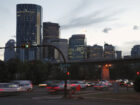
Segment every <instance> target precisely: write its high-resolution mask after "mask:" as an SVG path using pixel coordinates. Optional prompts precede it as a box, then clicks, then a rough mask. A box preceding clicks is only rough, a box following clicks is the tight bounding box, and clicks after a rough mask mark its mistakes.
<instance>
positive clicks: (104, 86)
mask: <svg viewBox="0 0 140 105" xmlns="http://www.w3.org/2000/svg"><path fill="white" fill-rule="evenodd" d="M93 87H94V89H95V90H108V88H109V87H108V86H107V85H105V84H100V83H98V84H96V85H94V86H93Z"/></svg>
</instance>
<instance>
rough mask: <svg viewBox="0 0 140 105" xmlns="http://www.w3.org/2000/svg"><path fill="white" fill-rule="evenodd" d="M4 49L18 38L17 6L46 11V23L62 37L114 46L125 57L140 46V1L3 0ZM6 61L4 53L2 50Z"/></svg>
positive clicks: (1, 27) (0, 20)
mask: <svg viewBox="0 0 140 105" xmlns="http://www.w3.org/2000/svg"><path fill="white" fill-rule="evenodd" d="M0 1H1V3H0V14H1V15H0V36H1V40H0V47H3V46H5V43H6V42H7V41H8V40H9V39H15V37H13V36H15V35H16V5H17V4H19V3H32V4H38V5H41V6H42V8H43V22H48V21H49V22H55V23H59V24H60V26H61V29H60V37H61V38H66V39H68V38H69V37H71V35H73V34H86V38H87V44H88V45H94V44H98V45H102V46H103V45H104V43H108V44H112V45H114V46H115V47H116V50H122V51H123V55H126V54H130V51H131V48H132V47H133V45H135V44H140V6H139V5H140V0H0ZM0 59H3V50H0Z"/></svg>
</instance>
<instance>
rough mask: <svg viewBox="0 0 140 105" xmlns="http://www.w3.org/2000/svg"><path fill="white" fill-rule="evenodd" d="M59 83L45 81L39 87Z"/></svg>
mask: <svg viewBox="0 0 140 105" xmlns="http://www.w3.org/2000/svg"><path fill="white" fill-rule="evenodd" d="M57 82H59V81H52V80H48V81H43V82H41V83H40V84H38V86H39V87H46V86H48V85H50V84H54V83H57Z"/></svg>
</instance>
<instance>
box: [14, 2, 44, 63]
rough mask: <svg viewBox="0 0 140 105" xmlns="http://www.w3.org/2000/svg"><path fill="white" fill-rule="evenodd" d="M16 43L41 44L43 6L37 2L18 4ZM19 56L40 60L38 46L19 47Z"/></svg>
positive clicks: (18, 44)
mask: <svg viewBox="0 0 140 105" xmlns="http://www.w3.org/2000/svg"><path fill="white" fill-rule="evenodd" d="M16 16H17V28H16V45H17V46H21V45H23V44H30V45H40V44H41V43H42V42H41V40H42V36H41V35H42V7H41V6H39V5H35V4H17V14H16ZM16 53H17V56H18V58H19V59H20V60H22V61H29V60H39V59H40V58H41V50H40V49H39V48H38V49H37V48H29V49H21V48H19V49H17V50H16Z"/></svg>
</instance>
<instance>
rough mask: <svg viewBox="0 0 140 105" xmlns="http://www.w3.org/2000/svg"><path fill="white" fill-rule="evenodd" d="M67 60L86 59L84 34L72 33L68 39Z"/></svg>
mask: <svg viewBox="0 0 140 105" xmlns="http://www.w3.org/2000/svg"><path fill="white" fill-rule="evenodd" d="M68 50H69V51H68V58H69V60H75V61H79V60H85V59H87V50H86V38H85V35H84V34H76V35H72V37H71V38H70V39H69V49H68Z"/></svg>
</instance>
